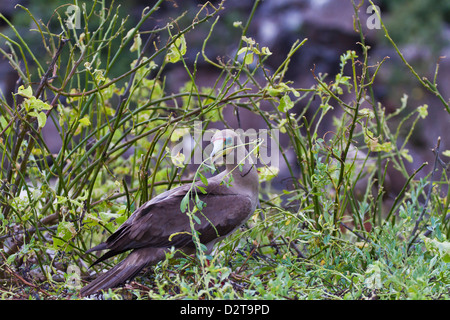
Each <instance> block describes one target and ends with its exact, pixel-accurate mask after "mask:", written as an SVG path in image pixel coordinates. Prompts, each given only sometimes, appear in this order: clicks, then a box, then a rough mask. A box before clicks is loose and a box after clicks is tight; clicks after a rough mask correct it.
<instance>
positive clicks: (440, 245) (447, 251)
mask: <svg viewBox="0 0 450 320" xmlns="http://www.w3.org/2000/svg"><path fill="white" fill-rule="evenodd" d="M421 238H422V239H423V241H424V243H425V247H426V248H427V250H428V251H430V252H431V253H433V254H435V255H437V256H439V257H440V258H441V259H442V261H444V262H445V263H449V262H450V242H448V241H442V242H440V241H438V240H437V239H430V238H426V237H421Z"/></svg>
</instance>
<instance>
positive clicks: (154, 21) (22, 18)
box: [0, 0, 450, 184]
mask: <svg viewBox="0 0 450 320" xmlns="http://www.w3.org/2000/svg"><path fill="white" fill-rule="evenodd" d="M79 2H82V1H79ZM211 2H212V3H213V4H214V5H217V4H218V3H219V2H218V1H211ZM355 2H358V1H356V0H355ZM17 3H19V4H21V5H23V6H25V7H27V8H28V9H29V10H30V11H31V12H32V13H33V15H34V16H35V17H36V18H38V19H40V20H42V21H43V22H44V23H47V22H50V24H51V23H53V22H52V19H53V20H54V22H55V28H57V26H58V23H57V21H56V19H55V18H54V17H52V15H53V12H54V10H55V9H57V8H58V7H59V6H62V5H64V4H67V3H68V1H61V0H59V1H58V0H45V1H36V0H22V1H10V0H0V12H1V13H2V14H3V15H4V16H5V17H7V18H8V19H9V20H10V21H11V22H12V23H13V25H14V26H15V27H16V28H17V30H18V31H19V32H20V34H21V35H22V36H23V37H24V38H25V39H26V41H30V42H32V43H33V42H35V43H36V48H38V47H39V44H40V45H41V46H42V44H41V42H40V39H39V37H38V36H37V33H36V32H34V33H33V32H30V29H31V28H34V26H33V24H30V21H31V20H30V17H29V15H28V14H27V13H26V12H25V11H24V10H22V9H20V8H16V7H15V5H16V4H17ZM153 3H154V1H148V0H147V1H144V0H127V1H123V0H119V1H115V4H116V5H117V4H120V6H121V10H120V12H121V14H122V15H123V16H124V17H125V16H126V15H129V21H128V23H129V24H130V25H132V24H133V23H135V22H136V21H138V20H139V18H140V17H141V13H142V10H143V9H144V8H145V7H147V6H151V5H152V4H153ZM203 3H204V1H195V0H183V1H181V0H170V1H166V2H165V3H164V4H163V6H162V8H161V9H160V10H159V11H158V12H157V13H156V14H155V15H154V16H153V17H152V18H151V19H149V20H148V21H147V22H146V24H145V25H144V26H143V27H142V29H143V30H150V29H152V28H154V27H155V26H156V25H159V26H163V25H165V24H166V23H167V22H168V21H171V19H175V18H176V17H178V16H179V15H180V14H181V13H182V12H186V15H185V17H184V19H186V21H192V18H193V17H194V16H195V14H196V13H197V12H198V10H199V7H200V6H201V5H202V4H203ZM375 4H377V5H378V6H379V7H380V9H381V17H382V19H383V22H384V23H385V25H386V27H387V29H388V30H389V32H390V35H391V37H392V38H393V40H394V41H395V42H396V43H397V45H398V46H399V49H400V51H401V52H402V53H403V54H404V56H405V58H406V59H407V61H408V62H409V63H410V64H411V65H412V66H413V67H414V68H415V69H416V71H417V72H418V73H419V74H420V75H421V76H425V77H427V78H428V79H433V77H434V73H435V69H436V64H437V63H438V61H439V63H440V64H439V73H438V76H437V83H438V84H439V90H440V92H441V93H442V95H443V97H444V98H445V99H446V100H448V99H449V98H450V1H445V0H396V1H388V0H384V1H375ZM369 5H370V3H368V2H367V1H366V2H364V4H363V5H362V6H361V9H360V19H361V23H362V24H363V26H362V27H363V30H364V34H365V35H366V43H367V44H368V45H370V47H371V49H370V51H369V55H370V61H371V62H372V64H375V63H377V62H379V61H381V60H382V59H383V58H384V57H387V56H388V57H389V59H387V60H386V61H385V62H384V64H383V65H382V67H381V69H380V72H379V74H378V76H377V78H376V83H375V84H374V93H375V99H376V100H377V101H379V102H380V103H381V104H382V106H383V107H384V108H385V110H386V113H392V112H394V111H395V110H396V109H397V108H398V107H399V106H400V105H401V101H400V99H401V97H402V96H403V95H404V94H407V95H408V97H409V98H408V109H409V111H408V110H405V114H407V113H409V112H410V110H412V109H414V108H417V107H418V106H421V105H423V104H428V106H429V108H428V113H429V114H428V117H427V118H426V119H425V120H421V121H419V122H418V123H417V125H416V130H415V131H414V134H413V136H412V137H411V138H410V145H409V146H408V149H409V153H410V155H411V156H412V157H413V159H414V161H413V162H412V163H408V165H409V168H408V171H410V172H412V171H413V170H414V169H417V167H418V166H420V164H422V163H423V162H424V161H428V162H429V163H433V161H434V154H433V153H432V152H431V149H432V148H434V147H435V145H436V141H437V138H438V137H439V136H440V137H441V138H442V141H441V150H448V149H450V142H449V138H450V115H449V114H448V113H447V111H446V110H445V108H444V106H443V105H442V103H441V102H440V101H439V99H438V98H437V97H435V96H433V95H432V94H431V93H429V92H427V91H426V90H425V89H424V88H423V87H422V86H421V85H420V83H419V82H418V80H417V79H416V78H415V77H414V76H413V75H412V74H411V72H410V71H409V70H408V69H407V67H406V66H405V65H404V64H403V63H402V61H401V60H400V58H399V57H398V55H397V53H396V52H395V50H394V49H393V48H392V46H391V45H390V44H389V43H388V41H387V39H386V38H385V37H384V33H383V30H380V29H376V28H375V29H369V28H367V25H366V22H367V20H366V19H370V16H371V15H372V14H373V13H372V12H369V13H367V12H366V9H367V7H368V6H369ZM224 6H225V10H224V11H223V12H222V13H221V14H220V16H221V19H220V20H219V22H218V24H217V25H216V27H215V29H214V33H213V35H212V37H211V39H210V40H209V42H208V47H207V55H208V56H209V57H210V58H215V57H219V56H220V57H233V56H234V54H235V53H236V50H237V46H238V44H239V38H240V35H241V29H239V28H236V27H235V26H234V25H233V24H234V23H235V22H237V21H242V22H243V23H245V21H247V18H248V16H249V14H250V12H251V9H252V7H253V1H242V0H227V1H225V4H224ZM353 16H354V9H353V6H352V2H351V0H265V1H262V2H261V3H260V5H259V6H258V8H257V10H256V12H255V16H254V18H253V21H252V24H251V26H250V28H249V30H248V35H249V36H251V37H253V38H254V39H255V40H256V41H257V42H258V43H259V44H260V46H261V47H262V46H267V47H269V48H270V50H271V52H272V53H273V54H272V55H271V56H270V58H269V59H268V60H267V66H268V67H273V68H277V67H278V66H279V64H280V63H281V62H282V61H283V60H284V59H285V57H286V54H287V53H288V51H289V49H290V47H291V45H292V43H293V42H294V41H295V40H297V39H300V40H303V39H304V38H308V41H307V42H306V44H305V45H304V46H303V47H302V48H301V49H300V50H299V51H298V52H297V53H296V54H295V55H294V57H293V58H292V61H291V63H290V65H289V70H288V72H287V74H286V80H291V81H293V85H292V87H294V88H309V87H311V86H313V85H314V84H315V81H314V78H313V76H312V73H311V69H314V70H315V73H316V74H318V73H327V74H328V75H329V76H330V79H332V78H333V76H334V75H335V74H336V73H337V72H338V70H339V62H340V61H339V58H340V56H341V54H343V53H345V52H346V51H347V50H355V51H356V52H357V54H358V55H359V56H360V57H361V50H360V48H361V47H360V45H358V41H360V36H359V34H358V33H357V32H355V30H354V26H353ZM211 23H212V22H211V21H210V22H208V23H207V24H202V25H200V26H199V28H196V30H194V32H190V33H188V34H187V35H186V40H187V44H188V52H187V59H188V61H194V60H195V58H196V55H197V53H198V52H199V51H201V47H202V44H203V41H204V39H205V37H206V36H207V33H208V31H209V29H210V27H211ZM180 24H182V21H180ZM0 32H5V33H9V34H10V30H9V26H8V25H7V24H6V23H5V22H4V21H3V20H0ZM219 35H220V36H219ZM0 46H1V47H2V48H4V49H5V40H4V39H1V38H0ZM42 54H46V52H45V51H44V50H43V51H42ZM444 56H446V57H447V58H444ZM50 59H51V57H48V60H49V62H50ZM130 59H131V58H130ZM121 67H123V69H122V70H119V69H120V68H118V70H113V75H114V74H115V75H119V74H121V73H123V72H124V71H126V70H127V69H128V68H129V62H124V63H123V64H122V65H121ZM198 69H199V71H198V79H197V80H198V81H199V85H200V86H202V85H207V84H210V83H211V81H215V79H217V76H218V72H219V70H216V69H214V68H212V67H211V66H210V65H208V64H206V63H205V62H204V61H203V59H202V58H201V57H200V58H199V62H198ZM165 77H166V91H167V92H168V93H170V92H178V90H179V88H180V87H182V86H183V85H184V83H185V82H186V81H187V80H189V78H188V75H187V74H186V72H185V70H184V67H183V65H182V64H181V63H178V64H173V65H171V66H170V68H166V71H165ZM17 78H18V77H17V74H16V73H15V72H14V70H13V69H12V68H11V66H10V65H9V64H8V62H7V61H6V60H5V59H0V91H1V92H2V93H3V95H5V97H7V98H8V96H10V95H11V94H10V93H11V92H12V91H13V90H14V87H15V83H16V81H17ZM350 99H351V97H349V98H348V99H347V100H348V101H351V100H350ZM343 100H344V101H346V98H345V97H344V98H343ZM316 103H317V105H316V106H315V107H318V105H319V104H320V101H316ZM295 108H296V109H297V111H296V110H293V112H297V114H298V113H300V112H299V111H298V110H301V108H302V104H301V103H300V104H298V105H296V106H295ZM337 109H338V108H337ZM224 112H225V116H227V117H228V120H229V123H230V125H237V123H236V119H235V117H234V116H233V114H232V110H230V111H227V110H225V111H224ZM242 112H243V115H242V116H241V119H242V122H241V124H242V127H243V129H246V128H255V129H258V128H262V127H264V124H263V122H262V121H260V120H259V119H258V116H257V115H253V114H251V113H249V112H248V114H247V113H246V111H245V110H243V111H242ZM326 121H328V123H329V125H330V128H327V127H326V123H327V122H325V126H324V127H323V128H322V130H321V131H322V133H325V132H327V131H328V130H329V129H331V122H332V116H330V117H329V119H327V120H326ZM52 130H55V129H54V128H53V129H52V128H51V127H50V126H49V127H46V128H45V130H44V133H43V134H44V136H45V137H46V139H47V140H48V141H49V143H48V144H49V146H50V147H51V148H54V150H58V149H59V145H58V143H59V141H57V140H55V141H54V143H52V142H51V139H52V137H55V136H57V135H55V134H53V133H52ZM391 130H395V128H394V129H391ZM430 170H431V166H427V170H423V171H422V172H421V173H420V176H424V175H426V174H427V173H429V172H430ZM393 181H395V179H393ZM399 183H400V184H401V182H400V181H399Z"/></svg>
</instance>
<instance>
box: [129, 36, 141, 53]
mask: <svg viewBox="0 0 450 320" xmlns="http://www.w3.org/2000/svg"><path fill="white" fill-rule="evenodd" d="M141 44H142V39H141V35H140V34H139V33H136V34H135V35H134V39H133V45H132V46H131V48H130V51H131V52H134V51H137V50H139V48H140V47H141Z"/></svg>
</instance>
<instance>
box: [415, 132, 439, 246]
mask: <svg viewBox="0 0 450 320" xmlns="http://www.w3.org/2000/svg"><path fill="white" fill-rule="evenodd" d="M440 145H441V137H438V140H437V144H436V148H435V149H434V152H435V158H434V166H433V171H431V176H430V188H429V189H428V193H427V198H426V199H425V203H424V205H423V208H422V212H421V213H420V215H419V218H418V219H417V220H416V224H415V226H414V229H413V231H412V232H411V235H410V237H409V238H410V239H411V238H412V240H411V241H410V242H409V245H408V249H409V248H410V247H411V245H412V243H413V242H414V241H415V240H416V238H417V236H418V234H416V233H417V230H418V229H419V224H420V222H422V220H423V216H424V215H425V211H426V209H427V206H428V202H429V201H430V197H431V191H432V190H433V182H434V174H435V172H436V171H437V168H438V165H439V161H438V158H439V147H440Z"/></svg>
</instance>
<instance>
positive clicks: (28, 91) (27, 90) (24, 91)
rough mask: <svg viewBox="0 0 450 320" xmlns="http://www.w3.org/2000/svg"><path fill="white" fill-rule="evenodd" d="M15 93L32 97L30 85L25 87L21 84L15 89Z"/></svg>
mask: <svg viewBox="0 0 450 320" xmlns="http://www.w3.org/2000/svg"><path fill="white" fill-rule="evenodd" d="M17 94H19V95H21V96H22V97H26V98H31V97H33V89H31V87H30V86H28V87H27V88H25V87H24V86H23V85H21V86H20V87H19V89H18V90H17Z"/></svg>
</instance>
